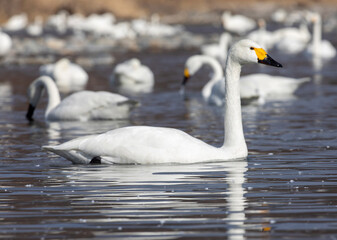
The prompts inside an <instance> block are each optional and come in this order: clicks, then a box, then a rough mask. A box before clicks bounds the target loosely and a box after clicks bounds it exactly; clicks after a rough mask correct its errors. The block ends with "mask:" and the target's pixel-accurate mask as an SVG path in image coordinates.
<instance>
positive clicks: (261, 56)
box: [254, 48, 267, 60]
mask: <svg viewBox="0 0 337 240" xmlns="http://www.w3.org/2000/svg"><path fill="white" fill-rule="evenodd" d="M254 50H255V53H256V56H257V59H259V60H263V59H265V58H266V57H267V52H266V51H265V50H264V49H263V48H254Z"/></svg>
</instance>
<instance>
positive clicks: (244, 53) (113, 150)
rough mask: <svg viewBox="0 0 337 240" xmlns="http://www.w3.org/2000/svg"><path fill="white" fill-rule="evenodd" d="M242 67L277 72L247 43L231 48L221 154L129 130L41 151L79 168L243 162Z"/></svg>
mask: <svg viewBox="0 0 337 240" xmlns="http://www.w3.org/2000/svg"><path fill="white" fill-rule="evenodd" d="M246 63H263V64H268V65H272V66H276V67H282V65H281V64H279V63H277V62H276V61H275V60H273V59H272V58H271V57H270V56H269V55H267V53H266V52H265V51H264V50H263V49H262V48H261V47H260V46H259V45H258V44H256V43H255V42H253V41H251V40H248V39H245V40H241V41H239V42H237V43H236V44H234V45H233V46H232V48H231V49H230V51H229V54H228V58H227V62H226V69H225V72H226V92H225V98H226V102H225V107H224V111H225V114H224V116H225V119H224V126H225V131H224V132H225V136H224V143H223V145H222V147H220V148H217V147H213V146H211V145H208V144H207V143H205V142H203V141H201V140H199V139H198V138H194V137H192V136H190V135H188V134H187V133H185V132H183V131H180V130H178V129H173V128H163V127H149V126H133V127H125V128H118V129H115V130H112V131H109V132H106V133H103V134H99V135H91V136H84V137H80V138H77V139H74V140H71V141H68V142H65V143H63V144H61V145H58V146H44V147H43V149H46V150H49V151H52V152H54V153H56V154H58V155H60V156H62V157H64V158H66V159H68V160H70V161H72V162H73V163H82V164H83V163H84V164H88V163H119V164H132V163H133V164H135V163H137V164H160V163H195V162H205V161H226V160H233V159H239V158H240V159H241V158H246V157H247V154H248V150H247V145H246V142H245V138H244V134H243V128H242V119H241V103H240V97H238V94H239V80H240V72H241V67H242V65H244V64H246ZM227 103H229V104H227Z"/></svg>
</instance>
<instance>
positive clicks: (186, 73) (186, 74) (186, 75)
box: [184, 68, 190, 78]
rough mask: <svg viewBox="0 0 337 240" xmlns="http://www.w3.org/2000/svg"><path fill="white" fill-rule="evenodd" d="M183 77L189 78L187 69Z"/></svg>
mask: <svg viewBox="0 0 337 240" xmlns="http://www.w3.org/2000/svg"><path fill="white" fill-rule="evenodd" d="M184 77H185V78H189V77H190V72H189V71H188V69H187V68H185V69H184Z"/></svg>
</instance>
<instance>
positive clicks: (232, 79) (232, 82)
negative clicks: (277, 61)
mask: <svg viewBox="0 0 337 240" xmlns="http://www.w3.org/2000/svg"><path fill="white" fill-rule="evenodd" d="M240 73H241V65H240V64H239V63H238V62H237V61H233V59H232V58H231V56H229V57H228V58H227V62H226V68H225V85H226V89H225V106H224V108H225V109H224V114H225V116H224V125H225V136H224V144H223V147H235V146H243V145H246V143H245V138H244V134H243V127H242V117H241V99H240Z"/></svg>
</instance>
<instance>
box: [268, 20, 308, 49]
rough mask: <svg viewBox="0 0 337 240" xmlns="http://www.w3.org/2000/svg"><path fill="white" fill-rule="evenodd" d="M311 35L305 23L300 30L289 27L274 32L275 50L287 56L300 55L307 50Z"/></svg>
mask: <svg viewBox="0 0 337 240" xmlns="http://www.w3.org/2000/svg"><path fill="white" fill-rule="evenodd" d="M310 38H311V34H310V32H309V30H308V26H307V24H306V23H305V22H304V21H303V22H302V23H301V25H300V27H299V28H296V27H287V28H282V29H279V30H276V31H274V32H273V35H272V39H273V42H274V43H275V46H274V47H275V48H276V49H277V50H278V51H280V52H282V53H285V54H298V53H300V52H302V51H304V50H305V48H306V46H307V44H308V42H309V41H310Z"/></svg>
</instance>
